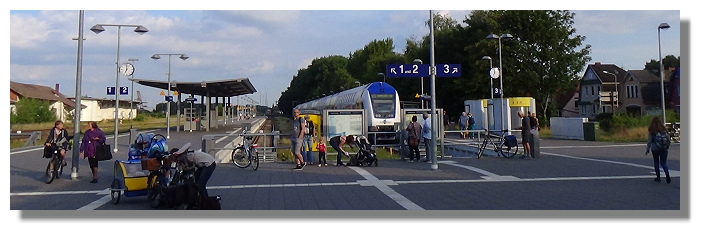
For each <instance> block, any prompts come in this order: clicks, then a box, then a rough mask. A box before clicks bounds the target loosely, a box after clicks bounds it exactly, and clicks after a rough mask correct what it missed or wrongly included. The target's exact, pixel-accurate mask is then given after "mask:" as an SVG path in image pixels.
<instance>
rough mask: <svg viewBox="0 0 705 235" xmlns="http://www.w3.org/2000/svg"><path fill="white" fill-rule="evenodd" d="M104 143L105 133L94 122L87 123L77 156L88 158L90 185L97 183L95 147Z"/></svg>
mask: <svg viewBox="0 0 705 235" xmlns="http://www.w3.org/2000/svg"><path fill="white" fill-rule="evenodd" d="M104 143H105V133H103V131H102V130H101V129H100V128H98V124H97V123H96V122H93V121H91V122H88V130H86V132H85V133H83V139H82V140H81V147H80V149H79V156H80V157H83V158H88V165H89V166H90V167H91V172H92V173H93V179H92V180H91V183H94V184H95V183H98V160H96V159H95V153H96V147H98V145H101V144H104Z"/></svg>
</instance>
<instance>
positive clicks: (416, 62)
mask: <svg viewBox="0 0 705 235" xmlns="http://www.w3.org/2000/svg"><path fill="white" fill-rule="evenodd" d="M414 64H417V65H421V64H423V60H421V59H414ZM420 78H421V96H423V76H422V77H420ZM423 107H424V102H423V100H421V108H423Z"/></svg>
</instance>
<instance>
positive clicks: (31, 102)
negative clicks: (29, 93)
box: [10, 98, 56, 124]
mask: <svg viewBox="0 0 705 235" xmlns="http://www.w3.org/2000/svg"><path fill="white" fill-rule="evenodd" d="M49 105H50V104H49V101H44V100H39V99H32V98H24V99H20V100H19V101H17V103H15V112H14V113H12V112H11V113H10V124H27V123H42V122H53V121H56V115H55V114H54V112H52V111H51V110H49Z"/></svg>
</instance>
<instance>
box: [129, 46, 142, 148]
mask: <svg viewBox="0 0 705 235" xmlns="http://www.w3.org/2000/svg"><path fill="white" fill-rule="evenodd" d="M127 61H130V62H132V63H134V62H137V61H139V59H132V58H130V59H127ZM130 76H131V77H132V79H130V81H131V82H132V84H131V86H130V129H132V127H133V126H132V119H134V117H133V116H132V112H133V106H132V102H133V101H134V100H135V80H134V79H135V73H134V72H132V74H130ZM135 116H137V114H136V112H135ZM130 140H132V139H130Z"/></svg>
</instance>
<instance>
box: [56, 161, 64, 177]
mask: <svg viewBox="0 0 705 235" xmlns="http://www.w3.org/2000/svg"><path fill="white" fill-rule="evenodd" d="M58 162H59V163H58V164H57V167H56V168H58V169H57V170H56V178H57V179H58V178H61V174H62V173H64V161H62V160H59V161H58Z"/></svg>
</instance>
